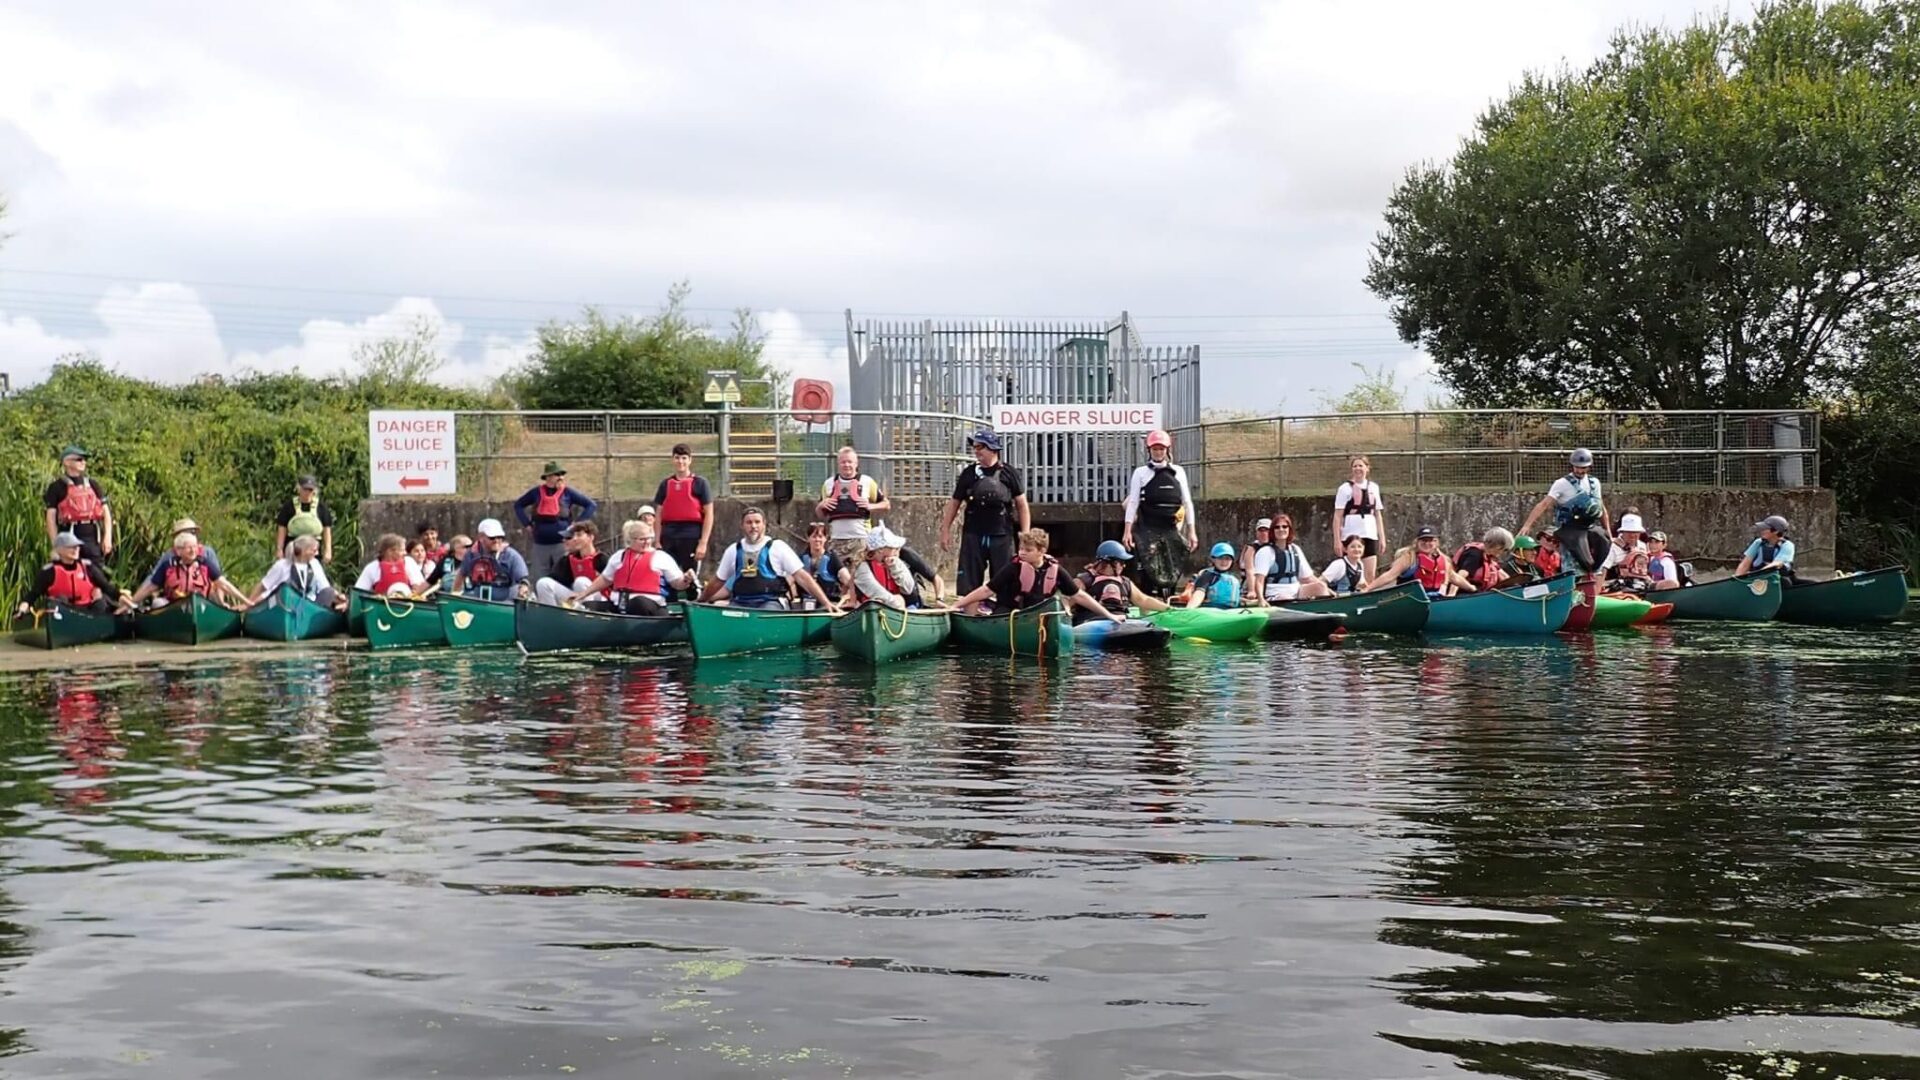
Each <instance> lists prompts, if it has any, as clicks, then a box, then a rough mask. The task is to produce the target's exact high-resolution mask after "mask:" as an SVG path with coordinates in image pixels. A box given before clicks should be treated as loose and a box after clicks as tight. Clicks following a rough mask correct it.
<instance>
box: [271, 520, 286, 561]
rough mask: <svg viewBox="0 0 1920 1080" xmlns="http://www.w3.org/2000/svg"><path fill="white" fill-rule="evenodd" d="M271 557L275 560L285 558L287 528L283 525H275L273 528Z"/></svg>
mask: <svg viewBox="0 0 1920 1080" xmlns="http://www.w3.org/2000/svg"><path fill="white" fill-rule="evenodd" d="M273 557H274V558H275V559H284V558H286V557H287V527H286V526H285V525H275V526H274V527H273Z"/></svg>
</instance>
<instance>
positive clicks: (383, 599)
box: [380, 582, 416, 619]
mask: <svg viewBox="0 0 1920 1080" xmlns="http://www.w3.org/2000/svg"><path fill="white" fill-rule="evenodd" d="M395 584H398V583H397V582H396V583H395ZM380 602H381V603H382V604H384V605H386V608H387V614H389V615H391V616H393V617H394V618H396V619H404V618H406V617H407V615H411V614H413V609H414V607H415V606H416V605H415V604H414V602H413V597H411V596H409V597H407V611H406V615H403V614H401V613H399V612H397V611H395V610H393V597H391V596H382V597H381V598H380Z"/></svg>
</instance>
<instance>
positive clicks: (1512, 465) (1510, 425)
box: [1507, 409, 1526, 491]
mask: <svg viewBox="0 0 1920 1080" xmlns="http://www.w3.org/2000/svg"><path fill="white" fill-rule="evenodd" d="M1522 415H1523V414H1522V413H1521V412H1520V411H1519V410H1518V409H1516V410H1514V411H1513V412H1512V413H1511V414H1510V415H1509V416H1508V417H1507V450H1508V451H1509V456H1508V458H1507V488H1508V490H1510V491H1519V490H1520V485H1521V484H1522V483H1524V482H1525V480H1526V476H1525V470H1524V469H1522V468H1521V467H1520V417H1521V416H1522Z"/></svg>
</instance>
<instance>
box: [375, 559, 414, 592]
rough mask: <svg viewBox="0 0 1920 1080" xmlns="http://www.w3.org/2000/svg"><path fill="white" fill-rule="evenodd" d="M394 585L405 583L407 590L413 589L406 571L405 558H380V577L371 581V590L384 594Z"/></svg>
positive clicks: (410, 578)
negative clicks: (390, 560) (390, 559)
mask: <svg viewBox="0 0 1920 1080" xmlns="http://www.w3.org/2000/svg"><path fill="white" fill-rule="evenodd" d="M395 585H405V586H406V587H407V589H408V590H409V591H411V590H412V589H413V578H412V577H411V576H410V575H409V574H408V573H407V560H406V558H405V557H404V556H402V557H401V558H400V559H398V560H395V561H393V562H388V561H387V560H385V559H382V560H380V577H379V579H378V580H376V581H375V582H374V583H373V591H374V592H375V593H378V594H379V595H381V596H385V595H387V590H388V589H391V588H393V587H394V586H395Z"/></svg>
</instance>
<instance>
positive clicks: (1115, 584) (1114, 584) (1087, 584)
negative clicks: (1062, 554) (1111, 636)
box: [1079, 573, 1133, 615]
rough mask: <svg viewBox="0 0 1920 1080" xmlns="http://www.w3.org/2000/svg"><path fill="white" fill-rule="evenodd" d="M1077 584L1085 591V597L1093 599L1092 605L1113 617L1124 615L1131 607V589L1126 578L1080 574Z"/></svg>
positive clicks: (1130, 584)
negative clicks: (1104, 609) (1103, 609)
mask: <svg viewBox="0 0 1920 1080" xmlns="http://www.w3.org/2000/svg"><path fill="white" fill-rule="evenodd" d="M1079 582H1080V587H1081V588H1083V589H1085V590H1087V595H1088V596H1091V597H1093V601H1094V603H1096V604H1099V605H1100V606H1101V607H1103V608H1106V609H1107V610H1108V611H1111V612H1113V613H1114V614H1115V615H1125V614H1126V613H1127V609H1128V608H1129V607H1132V606H1133V587H1132V583H1131V582H1129V581H1128V580H1127V579H1126V578H1123V577H1109V576H1105V575H1102V576H1100V577H1095V576H1093V575H1092V574H1090V573H1082V574H1081V575H1080V577H1079Z"/></svg>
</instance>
